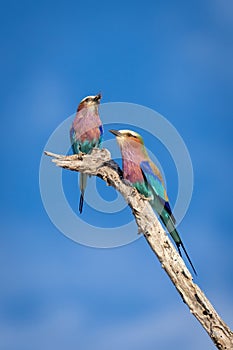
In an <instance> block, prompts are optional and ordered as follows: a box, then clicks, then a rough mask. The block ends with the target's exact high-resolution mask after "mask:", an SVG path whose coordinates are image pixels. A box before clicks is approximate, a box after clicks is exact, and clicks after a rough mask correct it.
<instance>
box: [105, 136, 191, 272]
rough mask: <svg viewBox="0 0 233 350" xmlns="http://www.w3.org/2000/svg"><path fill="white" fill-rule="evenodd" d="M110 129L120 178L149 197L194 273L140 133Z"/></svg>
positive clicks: (160, 177) (158, 174) (158, 173)
mask: <svg viewBox="0 0 233 350" xmlns="http://www.w3.org/2000/svg"><path fill="white" fill-rule="evenodd" d="M110 132H111V133H112V134H113V135H115V136H116V139H117V142H118V144H119V146H120V151H121V155H122V167H123V177H124V179H126V180H128V181H129V182H130V183H131V184H132V186H134V187H135V188H136V189H137V190H138V192H139V193H141V194H142V195H144V196H145V197H146V198H148V199H149V201H150V204H151V206H152V208H153V209H154V210H155V211H156V212H157V213H158V215H159V217H160V219H161V220H162V222H163V224H164V225H165V227H166V228H167V230H168V232H169V233H170V234H171V236H172V238H173V240H174V242H175V244H176V246H177V249H178V252H179V254H180V256H181V250H180V247H182V249H183V251H184V253H185V255H186V257H187V259H188V261H189V263H190V265H191V267H192V269H193V271H194V273H195V274H197V273H196V270H195V268H194V266H193V264H192V261H191V259H190V257H189V255H188V253H187V251H186V249H185V247H184V244H183V242H182V240H181V238H180V235H179V233H178V232H177V230H176V227H175V224H176V221H175V218H174V216H173V214H172V210H171V207H170V204H169V199H168V196H167V192H166V188H165V185H164V180H163V177H162V175H161V173H160V171H159V169H158V168H157V166H156V165H155V164H154V163H153V162H152V161H151V159H150V158H149V156H148V153H147V151H146V148H145V146H144V142H143V139H142V137H141V135H139V134H138V133H136V132H134V131H131V130H110Z"/></svg>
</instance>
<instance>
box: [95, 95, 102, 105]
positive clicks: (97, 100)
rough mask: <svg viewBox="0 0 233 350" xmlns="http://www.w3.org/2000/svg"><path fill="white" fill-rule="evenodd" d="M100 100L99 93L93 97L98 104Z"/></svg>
mask: <svg viewBox="0 0 233 350" xmlns="http://www.w3.org/2000/svg"><path fill="white" fill-rule="evenodd" d="M101 98H102V95H101V93H99V94H98V95H96V96H95V98H94V101H95V102H98V103H99V102H100V100H101Z"/></svg>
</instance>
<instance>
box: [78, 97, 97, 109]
mask: <svg viewBox="0 0 233 350" xmlns="http://www.w3.org/2000/svg"><path fill="white" fill-rule="evenodd" d="M101 98H102V95H101V94H100V93H99V94H97V95H95V96H86V97H85V98H84V99H82V101H81V102H80V103H79V106H78V111H81V109H83V108H89V107H92V106H98V105H99V104H100V100H101Z"/></svg>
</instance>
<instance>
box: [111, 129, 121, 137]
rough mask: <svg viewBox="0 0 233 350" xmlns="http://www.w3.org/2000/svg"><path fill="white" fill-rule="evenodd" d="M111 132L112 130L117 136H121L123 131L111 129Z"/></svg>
mask: <svg viewBox="0 0 233 350" xmlns="http://www.w3.org/2000/svg"><path fill="white" fill-rule="evenodd" d="M109 132H111V133H112V134H113V135H115V136H116V137H120V136H121V133H120V132H119V131H118V130H113V129H112V130H109Z"/></svg>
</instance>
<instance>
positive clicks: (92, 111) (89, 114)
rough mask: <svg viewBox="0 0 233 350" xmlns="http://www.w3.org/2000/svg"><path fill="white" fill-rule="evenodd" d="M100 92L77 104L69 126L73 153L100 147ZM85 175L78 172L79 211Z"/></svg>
mask: <svg viewBox="0 0 233 350" xmlns="http://www.w3.org/2000/svg"><path fill="white" fill-rule="evenodd" d="M101 97H102V96H101V94H98V95H96V96H87V97H85V98H84V99H83V100H82V101H81V102H80V104H79V106H78V109H77V112H76V116H75V119H74V121H73V123H72V126H71V128H70V140H71V144H72V149H73V153H75V154H77V153H86V154H87V153H90V152H91V151H92V149H93V148H94V147H97V148H98V147H100V146H101V142H102V137H103V126H102V123H101V120H100V117H99V111H98V109H99V104H100V100H101ZM86 185H87V175H86V174H82V173H80V180H79V187H80V191H81V195H80V201H79V212H80V213H82V209H83V201H84V192H85V188H86Z"/></svg>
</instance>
